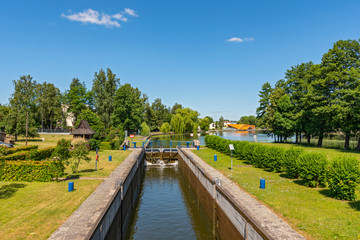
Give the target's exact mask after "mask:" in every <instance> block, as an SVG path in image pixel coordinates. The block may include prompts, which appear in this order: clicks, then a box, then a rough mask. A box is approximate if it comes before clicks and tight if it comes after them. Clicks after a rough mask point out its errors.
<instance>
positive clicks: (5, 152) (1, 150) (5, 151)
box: [0, 145, 39, 155]
mask: <svg viewBox="0 0 360 240" xmlns="http://www.w3.org/2000/svg"><path fill="white" fill-rule="evenodd" d="M38 147H39V146H37V145H29V146H21V147H17V148H8V147H5V146H0V154H3V155H9V154H14V153H17V152H23V151H30V150H34V149H38Z"/></svg>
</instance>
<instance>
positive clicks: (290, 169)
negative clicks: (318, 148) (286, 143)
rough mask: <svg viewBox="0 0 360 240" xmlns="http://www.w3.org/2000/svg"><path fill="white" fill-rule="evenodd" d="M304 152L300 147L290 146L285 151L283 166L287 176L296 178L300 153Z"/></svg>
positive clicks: (298, 170) (298, 173)
mask: <svg viewBox="0 0 360 240" xmlns="http://www.w3.org/2000/svg"><path fill="white" fill-rule="evenodd" d="M303 153H304V150H303V149H302V148H293V147H292V148H290V149H288V150H286V151H285V153H284V157H283V168H284V171H285V172H286V174H287V176H288V177H289V178H293V179H295V178H298V177H299V176H300V161H299V158H300V156H301V154H303Z"/></svg>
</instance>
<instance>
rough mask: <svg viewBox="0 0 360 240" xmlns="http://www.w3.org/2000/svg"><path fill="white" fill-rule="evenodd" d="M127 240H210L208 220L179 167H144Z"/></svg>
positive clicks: (210, 233)
mask: <svg viewBox="0 0 360 240" xmlns="http://www.w3.org/2000/svg"><path fill="white" fill-rule="evenodd" d="M132 218H133V219H132V221H131V224H130V226H129V229H128V231H127V232H128V237H126V239H148V240H151V239H172V240H173V239H213V237H212V232H211V220H210V219H209V218H208V216H207V214H206V213H205V210H204V209H203V207H202V206H201V205H200V204H199V201H198V199H197V196H196V194H195V191H194V189H193V187H192V186H191V185H190V183H189V182H188V180H187V178H186V177H184V176H183V173H182V172H181V171H180V169H179V168H178V167H153V166H151V167H149V166H148V167H147V168H146V170H145V177H144V181H143V183H142V186H141V190H140V196H139V200H138V202H137V204H136V209H135V212H134V214H133V217H132Z"/></svg>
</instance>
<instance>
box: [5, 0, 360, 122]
mask: <svg viewBox="0 0 360 240" xmlns="http://www.w3.org/2000/svg"><path fill="white" fill-rule="evenodd" d="M359 12H360V1H332V0H327V1H323V0H316V1H289V0H287V1H285V0H284V1H269V0H263V1H241V0H237V1H211V0H207V1H203V0H195V1H194V0H192V1H188V0H182V1H174V0H162V1H160V0H153V1H151V0H137V1H136V0H132V1H130V0H123V1H120V0H117V1H115V0H103V1H99V0H97V1H95V0H93V1H90V0H76V1H74V0H71V1H70V0H63V1H59V0H42V1H40V0H32V1H28V0H23V1H20V0H18V1H16V0H15V1H2V3H1V7H0V30H1V38H0V84H1V92H0V103H2V104H4V103H7V102H8V98H9V97H10V95H11V93H12V92H13V83H12V80H14V79H19V77H20V76H21V75H25V74H30V75H32V76H33V78H34V79H35V80H36V81H37V82H43V81H47V82H52V83H54V84H55V85H56V86H57V87H58V88H59V89H60V90H61V91H62V92H63V91H64V90H65V89H67V88H68V87H69V85H70V82H71V80H72V78H74V77H77V78H79V79H80V80H81V81H84V82H85V83H86V85H87V87H88V88H90V87H91V85H92V79H93V76H94V73H95V72H96V71H98V70H99V69H100V68H103V69H106V68H111V69H112V71H113V72H114V73H116V74H117V75H118V77H120V81H121V83H122V84H123V83H131V84H132V85H133V86H135V87H138V88H139V89H140V90H141V91H142V92H143V93H146V94H147V95H148V96H149V97H150V101H152V100H153V99H155V98H158V97H160V98H161V99H162V100H163V103H165V104H166V105H173V104H174V103H175V102H178V103H181V104H183V105H185V106H187V107H191V108H193V109H196V110H198V111H199V112H200V113H201V116H206V115H210V116H212V117H214V118H215V119H218V118H219V117H220V116H221V115H223V116H224V117H225V118H227V119H232V120H238V119H239V118H240V117H241V116H243V115H249V114H255V109H256V107H257V106H258V100H259V99H258V92H259V90H260V88H261V85H262V84H263V83H264V82H266V81H268V82H270V83H271V84H275V82H276V81H277V80H279V79H281V78H283V76H284V72H285V71H286V69H288V68H290V67H291V66H293V65H296V64H299V63H302V62H307V61H310V60H311V61H313V62H315V63H319V62H320V61H321V57H322V55H323V54H324V53H325V52H326V51H327V50H328V49H330V48H331V47H332V45H333V43H334V42H335V41H337V40H339V39H359V38H360V14H359ZM230 40H232V41H230Z"/></svg>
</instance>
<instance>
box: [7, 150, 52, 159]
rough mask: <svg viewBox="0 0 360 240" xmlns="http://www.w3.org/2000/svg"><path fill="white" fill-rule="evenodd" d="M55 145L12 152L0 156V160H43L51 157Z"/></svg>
mask: <svg viewBox="0 0 360 240" xmlns="http://www.w3.org/2000/svg"><path fill="white" fill-rule="evenodd" d="M54 149H55V147H49V148H44V149H33V150H31V151H25V152H16V153H13V154H9V155H5V156H1V157H0V160H8V161H16V160H35V161H40V160H45V159H46V158H49V157H51V155H52V153H53V152H54Z"/></svg>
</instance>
